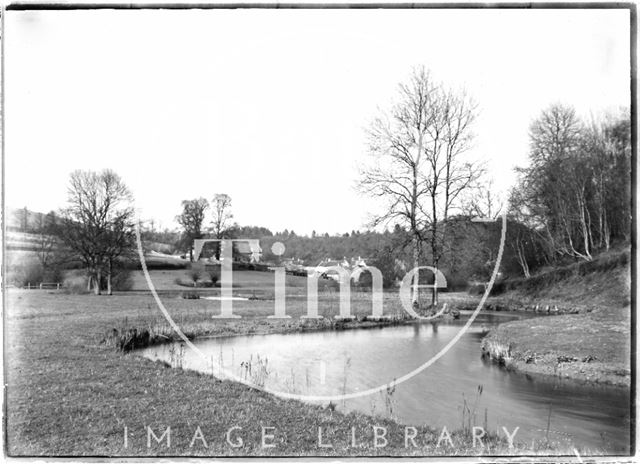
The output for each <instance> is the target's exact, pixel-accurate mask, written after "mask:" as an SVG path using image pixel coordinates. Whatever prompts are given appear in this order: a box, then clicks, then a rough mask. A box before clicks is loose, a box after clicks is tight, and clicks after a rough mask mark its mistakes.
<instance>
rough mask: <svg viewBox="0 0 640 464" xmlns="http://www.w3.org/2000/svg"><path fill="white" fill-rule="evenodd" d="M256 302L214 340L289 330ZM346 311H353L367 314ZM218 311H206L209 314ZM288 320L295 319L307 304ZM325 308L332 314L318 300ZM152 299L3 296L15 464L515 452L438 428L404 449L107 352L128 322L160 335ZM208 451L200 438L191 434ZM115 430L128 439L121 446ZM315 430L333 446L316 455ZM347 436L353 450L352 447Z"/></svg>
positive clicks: (178, 305) (312, 410)
mask: <svg viewBox="0 0 640 464" xmlns="http://www.w3.org/2000/svg"><path fill="white" fill-rule="evenodd" d="M266 303H270V305H271V304H272V303H273V302H265V301H244V302H238V305H237V307H236V308H234V311H236V312H237V313H238V314H240V315H242V316H243V319H240V320H239V321H234V322H233V323H230V322H224V323H221V324H219V325H220V327H217V328H214V329H211V333H215V334H225V335H228V334H231V333H235V332H237V331H242V330H246V331H245V332H244V333H248V331H250V330H258V329H260V330H264V331H269V330H274V331H280V330H286V328H287V325H288V324H293V322H292V321H293V319H292V320H284V321H278V320H266V319H264V318H263V317H262V316H263V315H264V314H265V312H266V313H268V312H270V311H271V309H270V307H269V308H268V307H265V304H266ZM364 303H365V302H364V301H362V304H355V305H354V306H356V307H357V308H359V309H358V310H357V311H356V312H358V311H360V312H364V311H365V308H366V312H369V311H370V309H369V307H368V305H365V304H364ZM165 304H166V306H167V308H168V309H169V311H170V312H171V314H172V316H173V317H174V318H175V319H176V321H178V323H179V324H183V325H185V326H188V325H189V324H203V325H205V324H210V321H211V319H210V317H211V315H212V313H213V312H215V311H216V310H215V308H214V309H211V307H210V306H211V304H212V302H211V301H206V300H184V299H181V298H172V299H171V298H169V299H165ZM214 306H215V305H214ZM293 306H296V307H298V309H295V310H294V309H292V310H291V312H292V313H295V314H296V315H300V314H302V313H303V312H304V306H303V305H302V304H300V305H293ZM321 308H323V309H322V311H325V312H326V311H329V310H333V311H334V312H337V298H336V301H335V302H329V301H326V300H325V301H324V303H323V304H322V305H321ZM161 320H162V316H161V315H159V312H158V309H157V308H156V306H155V303H154V300H153V299H152V297H151V296H150V295H143V294H136V293H129V294H117V295H114V296H111V297H109V296H93V295H68V294H64V293H57V292H56V293H54V292H45V291H25V290H11V291H9V292H8V293H7V294H6V313H5V334H6V337H5V347H6V359H7V364H6V371H5V372H6V381H7V390H6V392H7V402H6V407H7V409H6V413H7V415H6V419H7V422H6V426H7V428H6V430H7V440H8V441H7V451H8V453H9V454H10V455H12V456H28V455H38V456H43V455H47V456H54V455H57V456H60V455H63V456H71V455H82V456H145V455H208V456H214V455H215V456H222V455H273V456H294V455H345V456H346V455H432V454H434V455H442V454H454V455H458V454H472V455H475V454H487V453H489V454H492V453H498V454H502V453H510V452H512V451H513V452H516V453H522V452H523V451H522V449H515V450H509V449H508V447H507V444H506V442H505V441H504V440H503V439H498V438H497V437H493V436H492V437H489V438H488V439H485V443H484V444H485V447H484V448H482V447H477V446H476V447H474V446H473V445H472V442H471V441H470V437H469V435H468V434H465V433H462V432H455V433H452V440H453V442H454V447H453V448H452V447H450V446H448V444H447V443H443V444H442V445H441V446H440V447H437V448H436V447H435V444H436V443H437V440H438V435H439V431H435V430H432V429H429V428H428V427H423V428H421V430H420V434H419V438H418V440H417V443H418V446H419V448H414V447H413V446H410V447H408V448H405V446H404V438H403V437H404V427H403V426H402V425H400V424H397V423H395V422H393V421H390V420H386V419H383V418H371V417H368V416H366V415H363V414H359V413H350V414H343V413H341V412H338V411H335V410H334V409H333V408H330V407H326V406H327V405H311V404H306V403H301V402H297V401H291V400H283V399H280V398H277V397H274V396H272V395H269V394H267V393H264V392H261V391H258V390H255V389H252V388H249V387H246V386H243V385H241V384H238V383H235V382H230V381H219V380H216V379H215V378H213V377H211V376H207V375H203V374H199V373H197V372H193V371H187V370H181V369H171V368H168V367H167V366H166V365H165V364H163V363H159V362H152V361H150V360H147V359H144V358H142V357H140V356H137V355H135V354H133V353H126V352H123V351H120V350H118V349H115V348H114V347H113V346H111V345H109V344H108V343H105V334H108V333H109V332H110V331H112V330H113V329H114V328H117V327H119V326H120V325H122V324H123V321H126V323H127V324H128V325H131V326H138V327H145V326H146V327H153V326H154V325H156V326H161V325H162V324H163V323H162V321H161ZM374 425H375V426H384V427H387V428H388V438H389V444H388V446H386V447H384V448H375V447H374V446H373V442H372V439H373V426H374ZM147 426H149V427H151V429H152V430H153V431H154V433H156V434H157V436H158V437H160V436H161V434H162V432H163V431H164V430H165V429H166V427H167V426H170V427H171V432H170V434H171V447H167V446H166V442H163V443H162V444H157V443H155V441H154V440H152V446H151V447H150V448H148V447H147V433H148V432H147V429H145V427H147ZM198 426H199V427H200V428H201V431H202V433H203V435H204V437H205V438H206V440H207V445H208V447H206V448H205V447H204V445H203V443H202V442H201V441H200V440H198V441H197V442H196V443H195V444H194V446H193V447H190V446H189V445H190V443H191V441H192V438H193V436H194V434H195V432H196V428H197V427H198ZM233 426H239V427H242V436H243V439H244V446H243V447H242V448H232V447H231V446H229V445H228V444H227V443H226V441H225V434H226V432H227V431H228V429H229V428H230V427H233ZM263 426H264V427H267V426H269V427H275V428H276V429H275V438H274V440H275V443H276V444H277V446H276V447H275V448H262V446H261V433H262V429H261V427H263ZM124 427H127V430H128V442H127V447H126V448H125V446H124V438H123V437H124ZM318 427H322V429H323V430H324V432H323V433H325V434H326V435H325V437H330V438H329V439H330V441H331V442H332V445H333V448H320V447H318ZM352 427H355V430H356V435H357V441H358V446H356V447H352V446H351V430H352Z"/></svg>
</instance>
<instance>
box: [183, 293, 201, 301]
mask: <svg viewBox="0 0 640 464" xmlns="http://www.w3.org/2000/svg"><path fill="white" fill-rule="evenodd" d="M180 296H181V297H182V298H184V299H185V300H199V299H200V294H199V293H197V292H182V294H181V295H180Z"/></svg>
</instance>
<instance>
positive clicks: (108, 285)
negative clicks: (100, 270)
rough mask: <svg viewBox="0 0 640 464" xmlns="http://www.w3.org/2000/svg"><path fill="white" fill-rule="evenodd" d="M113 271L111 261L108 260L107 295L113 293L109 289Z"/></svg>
mask: <svg viewBox="0 0 640 464" xmlns="http://www.w3.org/2000/svg"><path fill="white" fill-rule="evenodd" d="M112 272H113V263H112V261H111V260H109V271H108V273H107V295H113V292H112V291H111V273H112Z"/></svg>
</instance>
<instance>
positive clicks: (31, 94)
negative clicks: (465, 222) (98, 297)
mask: <svg viewBox="0 0 640 464" xmlns="http://www.w3.org/2000/svg"><path fill="white" fill-rule="evenodd" d="M4 21H5V36H4V39H5V43H4V66H5V68H4V78H5V80H4V92H5V93H4V116H5V127H4V129H5V132H4V134H5V153H4V155H5V172H4V176H5V205H6V206H7V207H15V208H21V207H24V206H26V207H28V208H29V209H31V210H34V211H41V212H48V211H50V210H56V209H58V208H61V207H63V206H65V203H66V196H67V184H68V179H69V174H70V173H71V172H72V171H73V170H76V169H85V170H100V169H104V168H110V169H113V170H115V171H116V172H117V173H119V174H120V176H121V177H122V178H123V179H124V181H125V183H126V184H127V185H128V186H129V187H130V189H131V190H132V192H133V194H134V196H135V199H136V208H137V210H138V212H139V214H140V217H141V218H142V219H151V218H153V219H154V220H155V224H156V226H160V227H169V228H173V227H177V223H175V220H174V219H175V216H176V215H177V214H178V213H179V212H180V203H181V201H182V200H185V199H191V198H196V197H205V198H208V199H211V198H213V196H214V195H215V194H216V193H227V194H229V195H230V196H231V197H232V201H233V213H234V220H235V221H237V222H238V223H240V224H242V225H260V226H265V227H268V228H270V229H271V230H273V231H281V230H283V229H285V228H286V229H288V230H294V231H295V232H296V233H298V234H309V233H311V231H312V230H315V231H317V232H318V233H324V232H329V233H339V232H346V231H351V230H354V229H356V230H357V229H360V230H362V229H364V228H365V227H366V223H367V220H368V218H369V215H370V214H371V213H374V212H375V211H376V209H377V208H379V207H380V204H379V203H376V202H375V201H373V200H372V199H369V198H366V197H363V196H362V195H361V194H359V193H358V192H357V190H356V188H355V185H356V181H357V178H358V166H359V164H360V163H362V162H363V161H364V160H365V159H366V157H367V144H366V133H365V131H366V128H367V127H368V125H369V124H370V122H371V121H372V120H373V119H374V118H375V117H376V116H377V115H378V114H379V111H384V109H385V108H388V107H389V106H390V104H391V102H392V101H393V98H394V95H395V94H396V92H397V87H398V84H399V83H401V82H402V81H404V80H406V79H407V77H408V76H409V74H410V73H411V70H412V68H413V67H415V66H422V65H424V66H425V67H426V68H427V69H429V70H431V72H432V74H433V75H434V76H435V78H436V79H438V80H440V81H442V82H444V83H445V84H446V85H447V86H449V87H452V88H462V87H464V88H466V90H467V92H468V93H469V94H470V95H472V96H473V98H474V99H475V100H476V102H477V104H478V108H479V115H478V118H477V121H476V125H475V127H474V133H475V134H476V137H475V141H474V146H473V150H472V152H470V154H469V156H471V157H473V158H474V159H483V160H485V161H486V163H487V167H488V171H489V174H490V176H491V177H492V178H493V180H494V186H495V188H496V189H497V190H498V191H499V192H502V193H504V192H506V191H507V190H508V189H509V188H510V187H511V186H512V185H513V182H514V173H513V168H514V167H515V166H521V165H524V164H526V162H527V149H528V127H529V124H530V123H531V121H532V120H533V119H534V118H536V117H537V116H538V115H539V114H540V112H541V111H542V110H544V109H545V108H546V107H548V106H549V105H550V104H552V103H564V104H568V105H573V106H574V107H575V108H576V110H577V111H578V113H579V114H580V115H582V116H584V117H587V118H588V117H592V116H594V115H598V114H599V113H601V112H603V111H615V110H616V109H618V108H619V107H621V106H629V104H630V91H629V87H630V77H629V76H630V64H629V63H630V61H629V56H630V50H629V34H630V32H629V12H628V11H627V10H611V9H608V10H595V9H594V10H524V9H523V10H496V9H494V10H434V9H424V10H388V9H387V10H380V9H375V10H374V9H371V10H345V9H340V10H275V9H271V10H265V9H257V10H255V9H254V10H239V9H237V10H204V11H203V10H180V11H177V10H166V11H162V10H132V11H131V10H130V11H127V10H93V11H91V10H88V11H57V12H56V11H32V12H19V11H7V12H6V17H5V19H4Z"/></svg>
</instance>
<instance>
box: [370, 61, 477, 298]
mask: <svg viewBox="0 0 640 464" xmlns="http://www.w3.org/2000/svg"><path fill="white" fill-rule="evenodd" d="M474 119H475V105H474V103H473V102H472V101H471V99H470V98H469V97H468V95H467V94H466V93H465V92H464V91H461V92H454V91H451V90H448V89H446V88H445V87H443V86H442V85H441V84H439V83H437V82H435V81H434V80H433V79H432V77H431V75H430V74H429V72H428V71H426V70H425V69H424V68H422V67H421V68H417V69H414V71H413V73H412V75H411V77H410V78H409V80H408V81H407V82H406V83H403V84H401V85H400V87H399V93H398V98H397V100H396V103H395V104H394V105H393V106H392V108H391V110H390V111H389V112H383V113H382V114H381V115H380V116H379V117H378V118H376V119H375V120H374V121H373V123H372V125H371V128H370V129H369V154H370V158H369V163H368V164H367V165H365V166H363V167H362V168H361V178H360V184H359V185H360V189H361V191H362V192H364V193H366V194H369V195H373V196H375V197H378V198H381V199H385V200H386V201H387V204H386V207H385V209H384V211H383V212H382V213H381V214H378V215H377V216H375V217H374V218H373V220H372V225H373V226H377V225H380V224H388V223H396V224H400V225H402V226H405V227H407V228H408V231H409V234H410V237H411V246H412V254H413V264H414V267H418V266H420V260H421V258H422V256H423V249H422V247H423V243H424V242H425V241H426V242H427V243H428V245H429V248H430V252H431V253H430V254H431V256H430V258H431V263H430V264H431V265H432V266H433V267H434V268H436V269H437V268H438V262H439V260H440V258H441V256H442V253H443V250H442V243H443V241H444V236H445V232H446V223H447V221H448V219H449V216H450V214H451V212H452V211H453V210H454V209H455V208H456V207H457V206H458V205H459V203H460V194H461V192H463V191H464V190H465V189H467V188H468V187H469V186H470V185H471V184H472V183H473V182H474V181H475V179H476V178H477V177H478V175H479V173H480V168H479V167H478V166H477V165H474V164H473V163H470V162H468V161H467V160H465V159H464V156H463V155H464V154H465V153H466V152H467V151H468V149H469V148H470V144H471V140H472V137H473V134H472V132H471V126H472V123H473V121H474ZM417 283H418V276H416V277H415V278H414V285H417ZM418 297H419V292H417V291H414V292H413V301H414V303H415V302H417V301H418ZM432 304H433V305H437V304H438V297H437V291H436V290H434V292H433V296H432Z"/></svg>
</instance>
